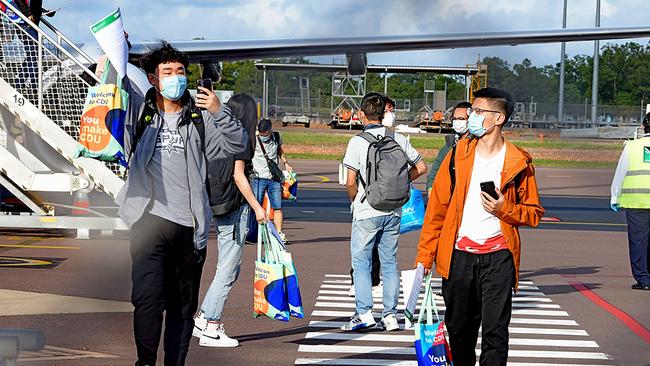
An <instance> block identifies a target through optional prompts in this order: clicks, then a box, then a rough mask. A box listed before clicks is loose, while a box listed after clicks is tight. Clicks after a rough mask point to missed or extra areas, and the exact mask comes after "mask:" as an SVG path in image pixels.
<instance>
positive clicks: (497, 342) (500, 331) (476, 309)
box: [442, 250, 515, 366]
mask: <svg viewBox="0 0 650 366" xmlns="http://www.w3.org/2000/svg"><path fill="white" fill-rule="evenodd" d="M450 270H451V271H450V273H449V279H443V280H442V296H443V297H444V299H445V306H446V307H447V309H446V312H445V323H446V324H447V330H448V332H449V346H450V347H451V355H452V360H453V362H454V366H466V365H469V366H474V365H475V363H476V354H475V351H474V349H475V348H476V341H477V338H478V330H479V327H480V326H481V323H482V324H483V332H482V340H481V358H480V365H481V366H487V365H490V366H494V365H506V362H507V361H508V325H509V324H510V314H511V310H512V287H513V285H514V280H515V268H514V263H513V259H512V254H511V253H510V251H509V250H500V251H497V252H494V253H490V254H472V253H467V252H463V251H460V250H454V253H453V256H452V259H451V268H450Z"/></svg>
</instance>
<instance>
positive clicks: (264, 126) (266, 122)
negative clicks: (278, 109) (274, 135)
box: [257, 118, 273, 132]
mask: <svg viewBox="0 0 650 366" xmlns="http://www.w3.org/2000/svg"><path fill="white" fill-rule="evenodd" d="M272 127H273V124H272V123H271V120H270V119H268V118H264V119H262V120H260V122H259V123H258V124H257V130H258V131H260V132H269V131H271V128H272Z"/></svg>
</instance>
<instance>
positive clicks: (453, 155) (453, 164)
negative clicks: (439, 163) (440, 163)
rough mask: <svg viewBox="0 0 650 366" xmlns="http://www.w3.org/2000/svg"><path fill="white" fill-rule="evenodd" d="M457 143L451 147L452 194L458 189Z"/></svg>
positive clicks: (450, 176)
mask: <svg viewBox="0 0 650 366" xmlns="http://www.w3.org/2000/svg"><path fill="white" fill-rule="evenodd" d="M456 145H457V144H454V147H453V148H452V149H451V159H449V179H450V180H451V195H452V196H453V195H454V189H456Z"/></svg>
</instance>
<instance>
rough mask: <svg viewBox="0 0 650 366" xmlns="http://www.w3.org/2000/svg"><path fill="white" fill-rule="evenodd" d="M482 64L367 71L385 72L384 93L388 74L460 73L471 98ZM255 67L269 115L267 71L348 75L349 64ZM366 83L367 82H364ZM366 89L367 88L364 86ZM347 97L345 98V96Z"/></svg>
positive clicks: (265, 113)
mask: <svg viewBox="0 0 650 366" xmlns="http://www.w3.org/2000/svg"><path fill="white" fill-rule="evenodd" d="M481 66H482V65H467V66H464V67H463V66H406V65H368V66H367V68H366V72H370V73H383V74H384V94H387V92H388V90H387V89H388V74H418V73H431V74H441V75H460V76H464V77H465V99H467V100H468V99H469V94H470V78H471V77H472V76H474V75H477V74H479V72H480V71H481ZM255 67H256V68H257V69H258V70H261V71H263V73H264V75H263V88H262V89H263V90H262V92H263V96H262V114H263V116H264V117H268V85H267V83H268V78H267V75H266V73H267V71H296V70H302V71H320V72H332V73H335V74H338V75H341V76H343V75H345V76H347V75H348V66H347V65H342V64H282V63H268V62H256V63H255ZM364 85H365V82H364ZM364 90H365V88H364ZM344 99H345V98H344Z"/></svg>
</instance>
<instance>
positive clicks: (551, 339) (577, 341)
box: [295, 274, 613, 366]
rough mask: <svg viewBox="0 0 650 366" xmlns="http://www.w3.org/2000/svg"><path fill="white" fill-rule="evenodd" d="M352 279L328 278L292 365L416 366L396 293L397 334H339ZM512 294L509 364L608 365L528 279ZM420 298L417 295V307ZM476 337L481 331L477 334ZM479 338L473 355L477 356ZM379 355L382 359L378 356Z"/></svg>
mask: <svg viewBox="0 0 650 366" xmlns="http://www.w3.org/2000/svg"><path fill="white" fill-rule="evenodd" d="M350 285H351V283H350V276H349V275H343V274H326V275H325V278H324V280H323V282H322V284H321V287H320V290H319V291H318V297H317V299H316V304H315V306H314V310H313V311H312V313H311V317H312V320H311V321H310V323H309V331H308V332H307V334H306V335H305V338H304V340H303V341H302V342H301V344H300V346H299V347H298V352H299V353H300V356H301V357H299V358H297V359H296V361H295V364H296V365H332V366H335V365H339V366H346V365H347V366H357V365H368V366H373V365H379V366H416V365H417V360H416V359H415V349H414V348H413V342H414V339H415V335H414V331H413V329H404V315H403V313H402V310H403V309H404V303H405V299H404V296H403V294H401V293H400V298H399V301H398V314H397V318H398V322H399V323H400V331H396V332H384V331H382V330H381V329H372V330H367V331H364V332H341V331H340V330H339V328H340V327H341V326H342V325H344V324H346V320H347V319H349V318H350V317H351V316H352V315H353V314H354V307H355V303H354V297H350V296H348V291H349V290H350ZM440 285H441V281H440V278H435V279H434V280H433V285H432V289H433V291H434V293H436V294H437V295H438V296H437V297H436V304H437V307H438V310H439V313H440V316H441V317H443V316H444V312H445V305H444V301H443V299H442V296H441V294H440V291H441V286H440ZM519 289H520V291H519V292H518V293H516V294H515V295H514V296H513V301H512V307H513V309H512V319H511V322H510V328H509V330H510V350H509V353H508V355H509V360H508V365H509V366H557V365H580V366H609V365H612V364H613V362H612V360H611V359H610V357H609V356H608V355H607V354H605V353H603V352H600V351H599V346H598V343H596V342H595V341H593V340H590V339H589V334H588V333H587V332H586V331H585V330H583V329H579V325H578V323H577V322H576V321H575V320H572V319H570V315H569V313H567V312H566V311H564V310H562V309H561V306H560V305H558V304H554V303H553V301H552V299H550V298H549V297H548V296H546V295H545V294H544V293H543V292H542V291H540V289H539V287H537V286H536V285H535V284H534V283H533V282H532V281H521V282H520V287H519ZM422 296H423V295H422V294H420V300H419V301H418V304H420V303H421V299H422ZM373 300H374V303H375V305H374V307H373V316H374V317H375V320H378V319H381V310H383V305H382V297H381V296H377V295H375V296H373ZM479 335H480V332H479ZM480 347H481V338H480V337H479V339H478V344H477V349H476V353H477V355H479V354H480ZM382 356H383V357H382Z"/></svg>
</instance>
